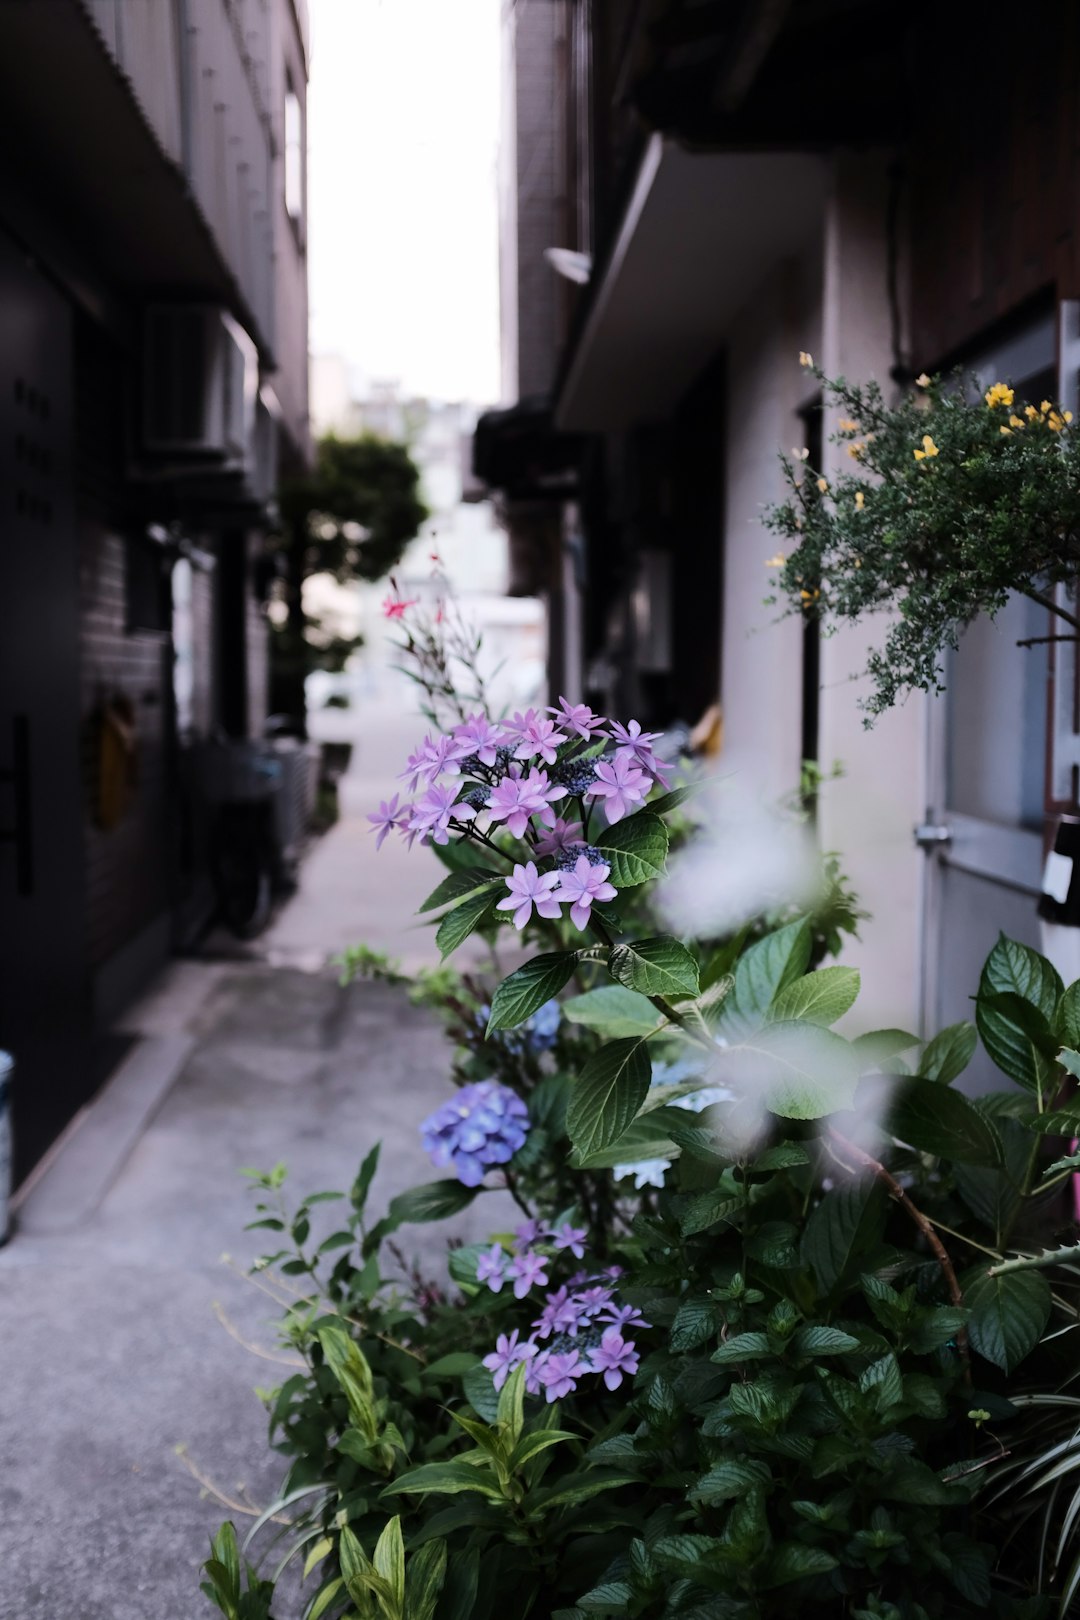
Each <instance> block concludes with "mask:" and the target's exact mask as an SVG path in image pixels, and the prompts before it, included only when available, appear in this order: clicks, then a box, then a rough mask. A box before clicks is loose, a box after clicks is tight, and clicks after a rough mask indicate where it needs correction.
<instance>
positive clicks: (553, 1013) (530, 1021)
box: [524, 1001, 562, 1052]
mask: <svg viewBox="0 0 1080 1620" xmlns="http://www.w3.org/2000/svg"><path fill="white" fill-rule="evenodd" d="M561 1017H562V1014H561V1013H560V1011H559V1003H558V1002H557V1001H545V1002H544V1005H543V1006H542V1007H537V1009H536V1011H535V1012H534V1013H533V1015H532V1017H531V1018H527V1019H526V1020H525V1025H524V1028H525V1030H526V1031H527V1033H528V1036H529V1044H530V1046H532V1047H533V1048H534V1049H535V1050H536V1051H538V1052H548V1051H550V1050H551V1048H552V1047H553V1046H554V1045H555V1042H556V1040H557V1039H558V1035H559V1020H560V1018H561Z"/></svg>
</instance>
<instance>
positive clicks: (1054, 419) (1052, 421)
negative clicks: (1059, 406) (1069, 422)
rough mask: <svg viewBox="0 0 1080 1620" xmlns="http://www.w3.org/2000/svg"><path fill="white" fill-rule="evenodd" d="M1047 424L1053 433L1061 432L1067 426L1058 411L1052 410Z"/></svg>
mask: <svg viewBox="0 0 1080 1620" xmlns="http://www.w3.org/2000/svg"><path fill="white" fill-rule="evenodd" d="M1047 425H1048V426H1049V428H1050V431H1051V433H1060V432H1061V430H1062V428H1063V427H1064V426H1065V423H1064V421H1063V419H1062V418H1061V417H1060V416H1059V415H1058V413H1057V411H1051V412H1050V415H1049V416H1048V418H1047Z"/></svg>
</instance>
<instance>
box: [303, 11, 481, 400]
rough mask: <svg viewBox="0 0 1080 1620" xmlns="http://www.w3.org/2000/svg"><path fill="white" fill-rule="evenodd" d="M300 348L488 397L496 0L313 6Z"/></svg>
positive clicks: (368, 374)
mask: <svg viewBox="0 0 1080 1620" xmlns="http://www.w3.org/2000/svg"><path fill="white" fill-rule="evenodd" d="M310 12H311V32H312V62H311V85H310V90H309V100H308V163H309V179H308V185H309V193H308V194H309V270H310V285H311V344H312V349H313V350H314V352H316V353H324V352H327V351H331V352H337V353H340V354H343V355H344V356H345V358H346V359H347V361H348V362H349V364H350V366H351V367H353V368H354V372H355V374H356V376H357V380H358V382H366V381H388V380H391V379H396V380H398V381H400V383H401V385H402V387H403V389H404V391H405V392H406V393H413V394H426V395H429V396H431V397H434V398H439V399H467V400H472V401H475V402H476V403H477V404H486V403H493V402H495V401H496V400H497V399H498V229H497V202H496V181H495V165H496V154H497V141H498V121H499V0H310Z"/></svg>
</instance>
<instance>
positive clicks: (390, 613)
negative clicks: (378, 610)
mask: <svg viewBox="0 0 1080 1620" xmlns="http://www.w3.org/2000/svg"><path fill="white" fill-rule="evenodd" d="M419 600H420V598H419V597H418V596H414V597H413V598H412V600H411V601H410V602H406V601H405V600H404V598H403V597H400V596H398V595H397V594H396V589H395V594H394V595H392V596H385V597H384V598H383V605H382V610H383V618H384V619H403V618H404V617H405V613H406V610H407V609H408V608H411V607H415V606H416V604H417V602H419Z"/></svg>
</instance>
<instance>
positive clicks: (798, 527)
mask: <svg viewBox="0 0 1080 1620" xmlns="http://www.w3.org/2000/svg"><path fill="white" fill-rule="evenodd" d="M800 359H801V360H802V363H803V365H804V366H805V365H806V364H807V362H808V361H809V356H801V357H800ZM809 368H810V369H811V370H812V371H813V374H814V375H815V376H816V377H817V379H818V381H819V382H820V384H821V389H822V396H823V401H824V404H825V407H826V412H827V416H826V420H828V419H829V417H830V416H832V413H834V412H835V413H836V414H835V416H834V417H833V420H834V421H835V431H834V433H833V435H832V438H831V440H830V442H831V443H833V444H836V445H843V446H844V447H845V449H846V450H847V452H848V455H849V457H851V459H852V461H853V463H854V465H853V466H851V468H850V470H849V471H847V472H839V471H837V470H836V468H835V467H834V469H833V470H832V472H831V473H830V475H829V477H828V478H826V475H825V471H824V469H821V468H813V467H810V466H809V465H808V464H807V461H806V452H805V450H803V451H800V452H798V460H797V462H792V461H789V460H787V459H785V460H784V467H785V477H786V481H787V486H788V488H787V497H786V499H785V500H783V501H782V502H780V503H778V504H776V505H773V506H771V507H769V508H767V510H766V513H765V518H764V521H765V525H766V527H767V528H768V529H769V530H771V531H772V533H773V534H775V535H776V536H778V537H779V539H780V540H781V542H787V543H788V546H787V548H786V549H785V551H781V552H778V553H777V557H778V558H780V559H784V558H785V557H786V560H783V561H782V566H780V567H779V572H778V574H777V578H776V583H775V589H774V594H773V595H772V596H770V597H768V598H767V600H768V601H770V602H780V603H781V604H783V605H784V606H785V607H786V609H787V610H788V611H791V612H796V613H801V614H806V613H813V614H814V615H816V616H817V617H818V618H819V619H820V622H821V624H822V626H823V628H824V630H825V632H826V633H828V632H829V631H830V630H833V629H835V628H836V627H837V626H838V625H839V624H841V623H843V622H845V621H846V622H858V621H859V620H861V619H862V618H863V617H864V616H865V615H866V614H870V613H875V612H890V613H893V614H895V615H896V617H895V619H894V622H893V623H892V624H891V625H890V627H889V629H888V632H887V634H886V637H885V641H884V644H883V647H882V650H881V651H880V652H871V653H869V654H868V659H867V673H868V674H869V676H870V691H869V694H868V696H867V698H866V699H865V702H864V705H863V706H864V708H865V710H866V712H867V724H868V725H869V724H872V722H873V719H874V717H875V716H876V715H878V714H880V713H881V712H882V711H883V710H885V709H887V708H889V707H890V706H891V705H892V704H894V703H896V702H897V701H898V700H899V699H901V698H902V697H904V696H905V695H906V694H907V693H908V692H909V691H912V690H913V689H919V690H922V691H940V690H941V689H942V678H943V670H944V655H945V651H946V648H948V647H955V646H956V645H957V644H958V640H959V636H960V633H961V631H962V630H963V629H964V627H965V626H966V625H968V624H970V623H971V621H972V620H973V619H974V618H976V617H977V616H978V615H979V614H980V613H988V614H990V616H991V617H993V616H994V615H995V614H996V613H997V612H999V611H1000V609H1001V608H1002V607H1003V606H1004V603H1005V601H1006V599H1007V597H1008V596H1009V594H1010V592H1012V591H1019V592H1021V593H1022V594H1024V595H1027V596H1031V597H1034V598H1035V599H1036V600H1037V601H1040V602H1044V603H1045V604H1046V605H1047V606H1048V607H1050V608H1052V609H1053V611H1055V612H1058V613H1060V614H1061V615H1062V616H1063V618H1065V619H1067V620H1068V622H1069V623H1070V624H1071V625H1072V626H1073V628H1075V629H1076V630H1077V631H1078V632H1080V621H1078V619H1077V618H1076V617H1075V616H1074V615H1073V614H1072V613H1071V612H1070V611H1069V610H1068V609H1067V608H1062V606H1061V605H1060V604H1056V605H1055V603H1054V601H1053V586H1054V585H1055V584H1058V583H1067V584H1070V585H1071V584H1073V583H1074V582H1075V581H1076V578H1077V574H1078V571H1080V436H1078V435H1077V433H1076V432H1075V431H1074V430H1073V425H1072V422H1073V418H1072V412H1071V411H1068V410H1064V409H1062V408H1061V407H1060V406H1058V405H1055V404H1054V402H1053V401H1052V400H1049V399H1044V400H1041V401H1040V402H1039V403H1038V404H1036V403H1035V402H1034V401H1025V400H1023V399H1018V398H1017V395H1016V390H1015V389H1014V387H1013V386H1012V385H1011V384H1010V383H1009V382H1007V381H998V382H995V383H993V384H992V386H991V387H989V388H987V389H985V390H984V391H980V390H979V389H978V388H977V387H976V386H975V385H974V384H973V383H972V382H971V381H970V379H964V378H962V377H952V378H949V379H944V380H943V379H941V378H931V377H929V376H927V375H926V374H925V373H923V374H922V375H921V376H920V377H919V378H918V379H917V380H916V382H915V385H914V387H913V389H912V390H911V391H910V392H909V393H907V394H905V395H904V396H903V397H902V398H901V399H899V400H898V401H897V403H895V404H888V403H886V400H885V397H884V395H883V394H882V392H881V389H880V388H879V387H878V386H877V384H876V383H870V384H867V385H866V386H865V387H860V386H856V385H854V384H851V383H848V382H846V381H845V380H844V379H843V378H842V377H841V378H837V379H835V380H832V379H830V378H828V377H826V376H825V374H824V373H823V372H822V371H821V370H820V368H819V367H817V366H815V365H813V363H812V362H810V367H809ZM796 468H797V474H796ZM772 563H773V565H774V566H777V558H774V559H772Z"/></svg>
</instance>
